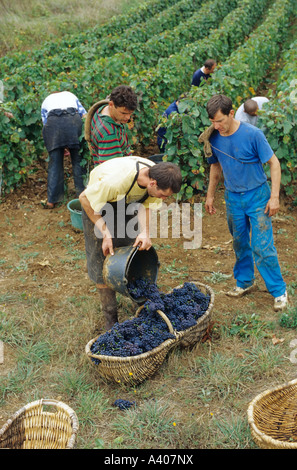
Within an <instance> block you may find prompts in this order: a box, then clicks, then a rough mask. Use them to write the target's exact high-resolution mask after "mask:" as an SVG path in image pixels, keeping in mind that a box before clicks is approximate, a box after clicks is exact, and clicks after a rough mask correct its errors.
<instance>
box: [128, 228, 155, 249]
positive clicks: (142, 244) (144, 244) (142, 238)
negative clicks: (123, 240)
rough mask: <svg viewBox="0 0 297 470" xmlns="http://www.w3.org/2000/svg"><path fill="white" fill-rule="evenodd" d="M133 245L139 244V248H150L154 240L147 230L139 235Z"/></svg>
mask: <svg viewBox="0 0 297 470" xmlns="http://www.w3.org/2000/svg"><path fill="white" fill-rule="evenodd" d="M133 246H134V247H135V246H139V250H149V249H150V247H151V246H152V242H151V239H150V237H149V236H148V235H147V233H146V232H141V233H140V234H139V235H138V236H137V237H136V240H135V242H134V244H133Z"/></svg>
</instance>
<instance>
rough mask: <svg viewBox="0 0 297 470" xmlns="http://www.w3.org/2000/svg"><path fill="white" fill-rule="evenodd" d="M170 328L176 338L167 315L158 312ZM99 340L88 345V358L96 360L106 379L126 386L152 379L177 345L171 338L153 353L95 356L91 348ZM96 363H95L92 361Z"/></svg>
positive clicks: (98, 368)
mask: <svg viewBox="0 0 297 470" xmlns="http://www.w3.org/2000/svg"><path fill="white" fill-rule="evenodd" d="M158 313H159V315H160V316H161V317H162V318H163V320H164V321H165V323H166V324H167V326H168V329H169V331H170V333H172V334H173V335H174V336H175V333H174V329H173V327H172V325H171V323H170V321H169V320H168V318H167V317H166V315H165V314H164V313H163V312H161V311H160V310H158ZM98 338H99V336H97V337H96V338H94V339H91V340H90V341H89V342H88V344H87V345H86V349H85V350H86V354H87V356H88V358H89V359H90V360H91V361H92V359H95V360H96V364H95V366H96V371H97V372H98V373H99V374H100V375H101V376H102V377H103V378H105V379H107V380H109V381H112V382H117V383H124V384H131V385H132V384H133V385H134V384H139V383H141V382H143V381H144V380H146V379H148V378H149V377H151V376H152V375H153V374H154V373H155V372H156V371H157V370H158V369H159V367H160V366H161V365H162V363H163V362H164V360H165V357H166V355H167V353H168V352H169V351H170V349H171V348H173V346H174V345H175V344H176V338H170V339H167V340H166V341H164V342H163V343H161V344H160V345H159V346H157V347H156V348H154V349H152V350H151V351H147V352H145V353H143V354H139V355H136V356H128V357H119V356H106V355H101V354H93V353H92V351H91V347H92V345H93V343H94V342H95V341H96V340H97V339H98ZM92 362H93V363H94V361H92Z"/></svg>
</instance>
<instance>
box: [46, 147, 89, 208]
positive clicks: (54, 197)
mask: <svg viewBox="0 0 297 470" xmlns="http://www.w3.org/2000/svg"><path fill="white" fill-rule="evenodd" d="M69 151H70V156H71V163H72V174H73V179H74V186H75V190H76V195H77V197H78V196H79V194H80V193H81V192H82V191H83V190H84V189H85V186H84V182H83V176H84V173H85V169H84V168H83V167H82V166H81V164H80V162H81V156H80V154H79V148H70V149H69ZM63 197H64V148H62V147H60V148H57V149H55V150H52V151H51V152H49V163H48V175H47V200H48V202H52V203H56V202H59V201H61V200H62V199H63Z"/></svg>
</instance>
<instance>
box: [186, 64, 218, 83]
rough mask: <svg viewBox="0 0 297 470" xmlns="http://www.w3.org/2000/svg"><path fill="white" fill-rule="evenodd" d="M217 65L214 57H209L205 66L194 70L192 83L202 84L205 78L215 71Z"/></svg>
mask: <svg viewBox="0 0 297 470" xmlns="http://www.w3.org/2000/svg"><path fill="white" fill-rule="evenodd" d="M216 66H217V63H216V61H215V60H214V59H207V60H206V61H205V62H204V65H203V67H201V68H200V69H198V70H196V72H194V74H193V77H192V83H191V85H193V86H200V84H201V82H202V81H203V80H205V81H206V80H208V79H209V77H210V75H211V74H212V73H213V72H214V71H215V68H216Z"/></svg>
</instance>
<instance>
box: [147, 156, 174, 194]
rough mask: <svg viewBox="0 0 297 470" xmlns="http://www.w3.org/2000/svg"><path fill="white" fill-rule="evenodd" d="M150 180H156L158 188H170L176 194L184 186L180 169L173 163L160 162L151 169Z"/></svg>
mask: <svg viewBox="0 0 297 470" xmlns="http://www.w3.org/2000/svg"><path fill="white" fill-rule="evenodd" d="M149 178H152V179H153V180H156V182H157V186H158V188H160V189H168V188H170V189H171V190H172V191H173V192H174V193H178V192H179V191H180V188H181V185H182V175H181V171H180V168H179V167H178V166H177V165H176V164H175V163H171V162H160V163H156V165H154V166H152V167H150V168H149Z"/></svg>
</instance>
